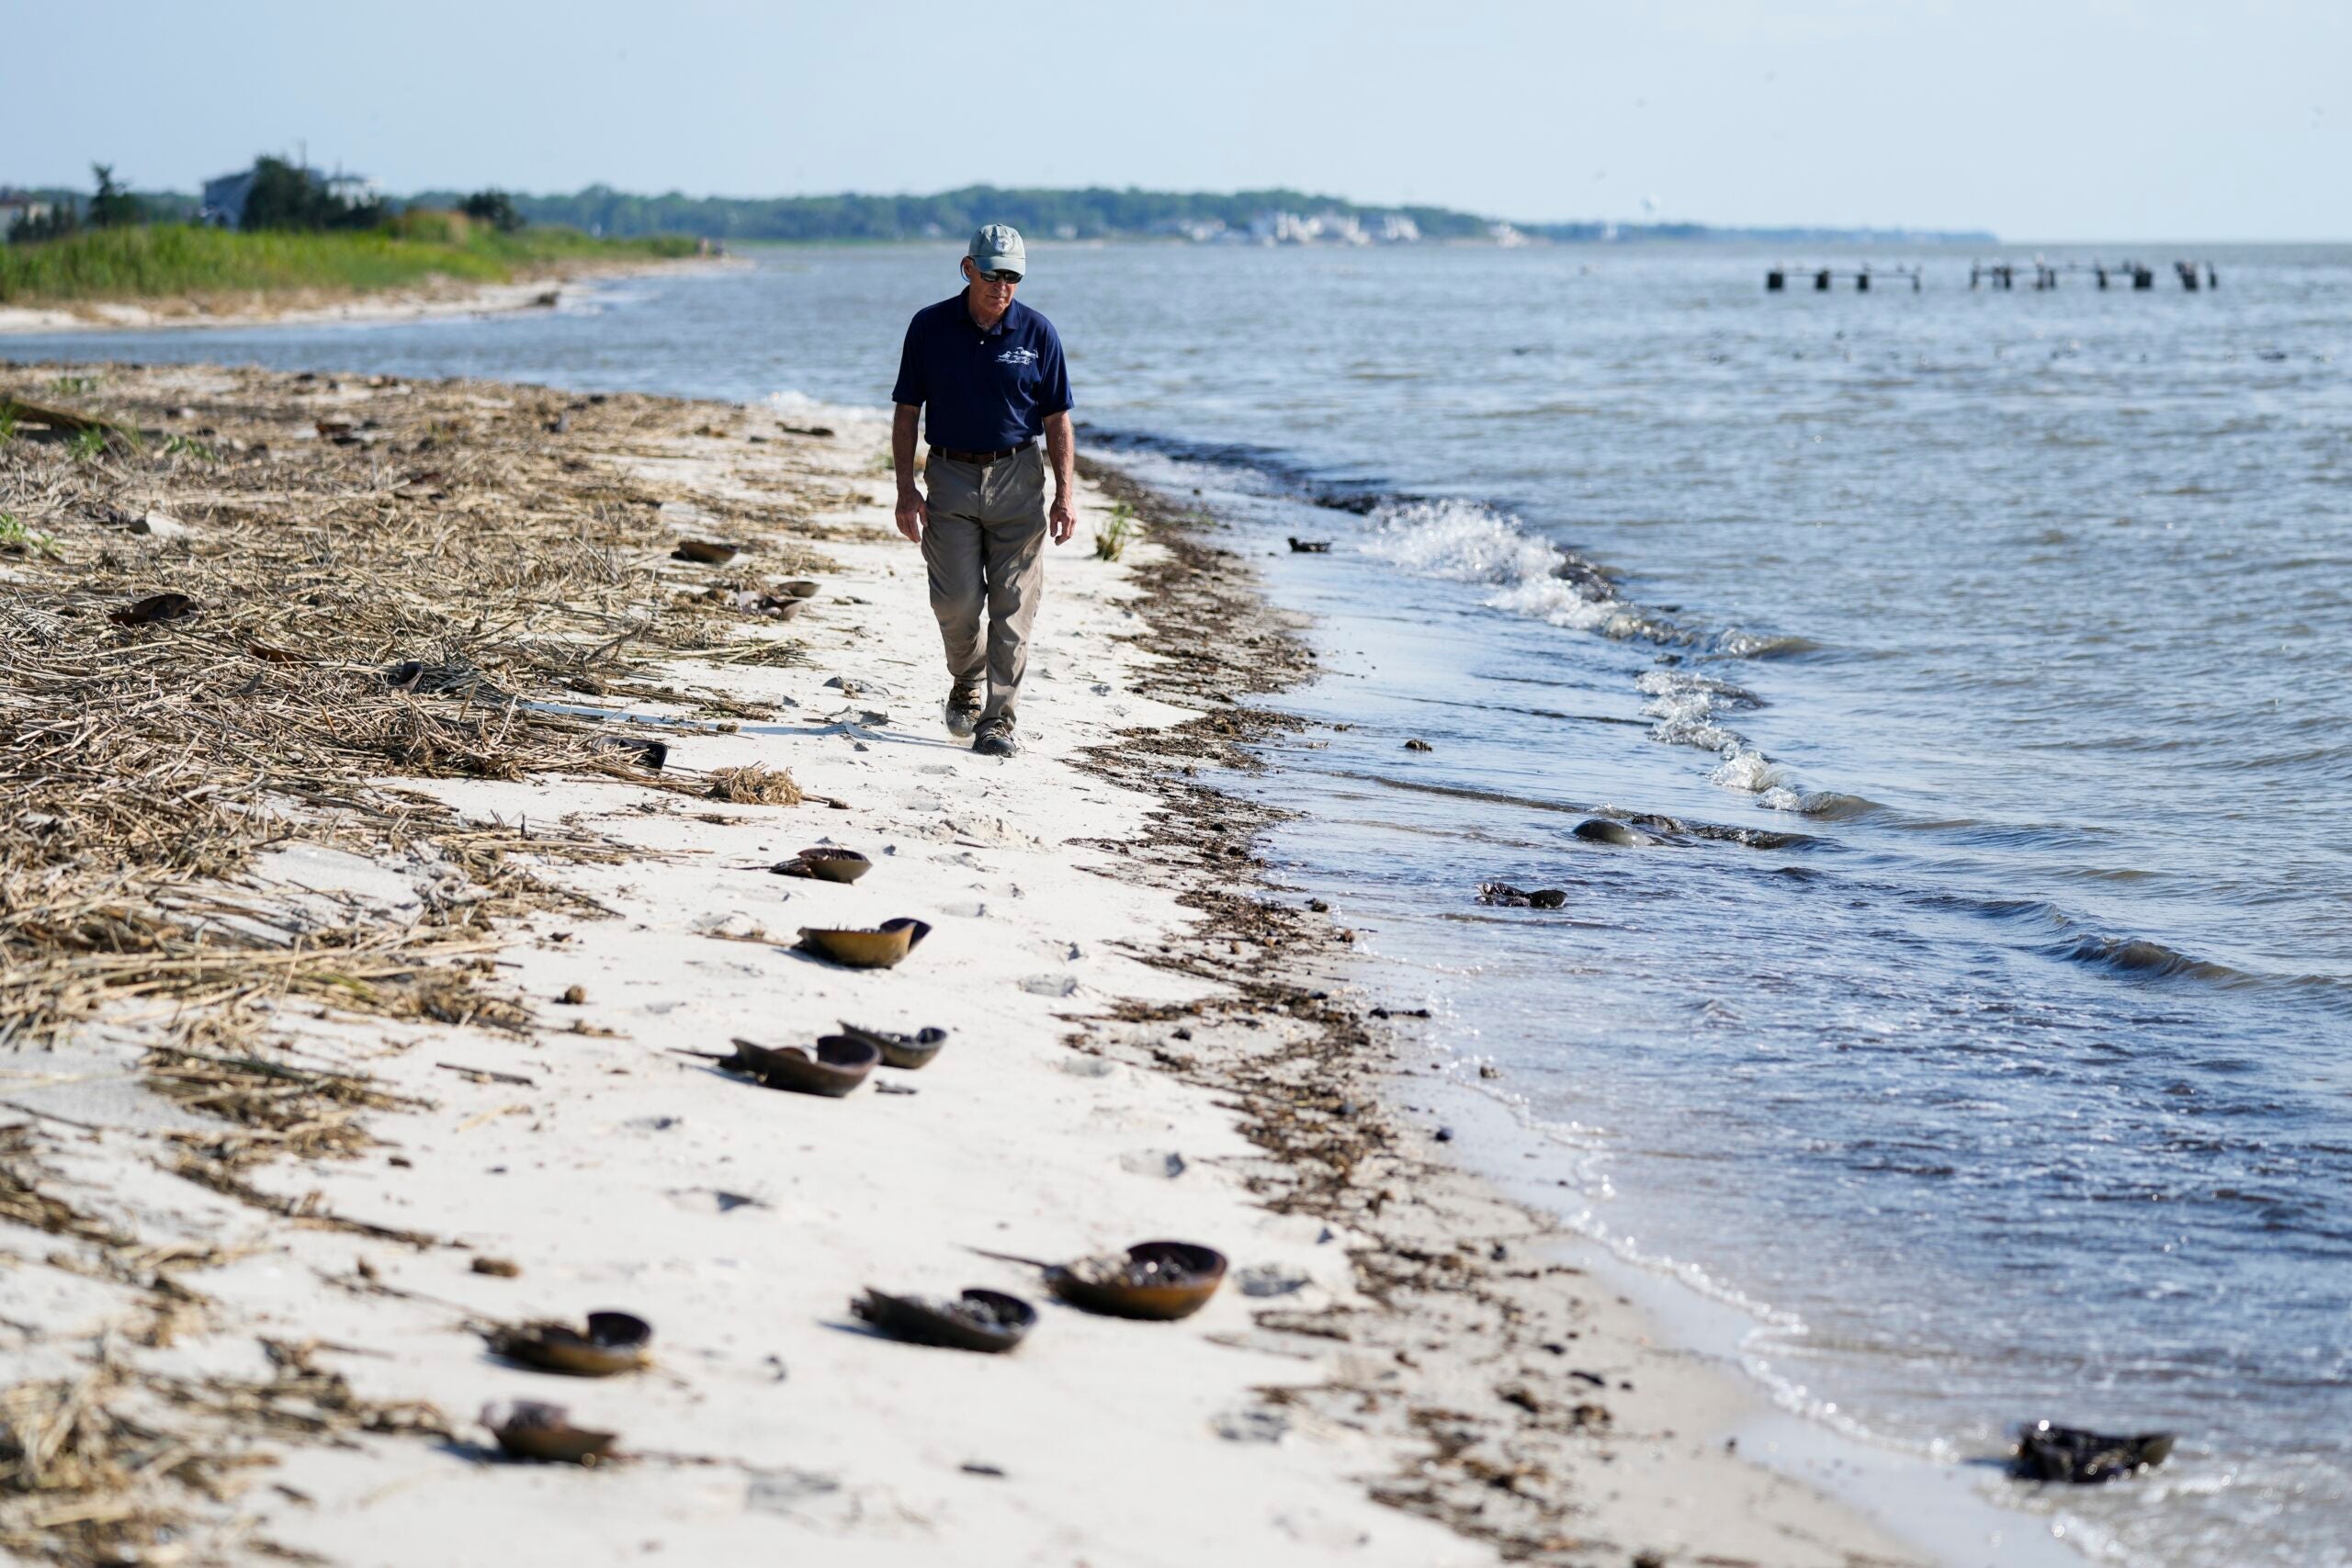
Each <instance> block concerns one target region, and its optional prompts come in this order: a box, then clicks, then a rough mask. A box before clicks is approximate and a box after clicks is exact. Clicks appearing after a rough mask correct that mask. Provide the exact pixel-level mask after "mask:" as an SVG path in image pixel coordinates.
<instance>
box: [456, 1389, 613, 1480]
mask: <svg viewBox="0 0 2352 1568" xmlns="http://www.w3.org/2000/svg"><path fill="white" fill-rule="evenodd" d="M481 1424H482V1425H483V1426H485V1427H489V1428H490V1430H491V1434H492V1436H493V1437H495V1438H497V1439H498V1446H499V1447H500V1448H502V1449H503V1450H506V1451H507V1452H508V1453H510V1454H513V1455H514V1456H515V1458H517V1459H536V1460H545V1461H549V1462H551V1463H556V1464H582V1465H593V1464H594V1463H595V1462H596V1461H598V1460H601V1459H604V1458H605V1457H606V1456H607V1455H609V1454H610V1453H611V1451H612V1447H613V1444H614V1443H616V1442H617V1441H618V1440H619V1438H620V1434H619V1433H617V1432H597V1431H592V1430H590V1429H589V1428H587V1427H575V1426H573V1425H572V1424H571V1411H569V1410H567V1409H565V1408H564V1407H563V1406H562V1405H560V1404H539V1403H538V1402H537V1401H536V1400H529V1399H518V1400H515V1401H514V1402H513V1403H512V1404H485V1405H483V1406H482V1410H481Z"/></svg>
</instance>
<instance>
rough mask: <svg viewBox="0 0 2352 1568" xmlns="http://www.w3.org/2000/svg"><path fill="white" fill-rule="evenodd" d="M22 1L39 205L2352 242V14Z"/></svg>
mask: <svg viewBox="0 0 2352 1568" xmlns="http://www.w3.org/2000/svg"><path fill="white" fill-rule="evenodd" d="M10 10H11V13H12V14H11V15H10V16H9V17H8V19H7V21H6V25H5V37H6V50H5V52H6V55H7V56H9V57H10V58H11V59H12V60H13V61H14V62H15V63H13V64H11V65H9V66H8V67H6V69H5V70H0V183H12V182H13V183H18V184H50V183H70V184H74V185H81V184H84V183H85V182H86V180H87V176H88V165H89V164H90V163H91V162H92V161H93V160H104V161H107V162H110V163H113V164H116V165H117V167H118V169H119V172H120V173H121V174H123V175H128V176H129V177H130V178H131V179H133V180H134V181H135V182H136V183H138V184H139V185H141V186H174V187H177V188H182V189H187V188H193V186H195V185H196V184H197V183H198V181H199V180H201V179H202V178H203V177H204V176H206V175H212V174H218V173H221V172H224V171H226V170H229V169H232V168H234V167H237V166H240V165H242V164H243V163H245V162H246V161H247V160H248V159H250V158H251V156H252V155H253V154H254V153H255V152H261V151H264V150H271V149H288V148H291V147H293V146H295V145H296V144H297V143H306V144H307V146H308V148H309V150H310V152H311V156H312V158H313V160H314V161H319V162H322V163H333V162H335V161H338V160H339V161H341V162H342V163H343V164H345V165H346V166H349V167H352V168H356V169H361V170H365V171H366V172H368V173H369V174H372V175H377V176H378V177H379V178H380V179H382V180H383V181H384V182H385V184H386V186H388V187H389V188H390V189H392V190H395V191H401V190H409V189H416V188H422V187H426V186H460V187H468V188H470V187H473V186H484V185H502V186H509V187H512V188H518V189H526V190H549V189H566V190H568V189H573V188H576V187H578V186H582V185H584V184H587V183H589V182H591V181H596V180H602V181H605V182H606V183H608V184H612V185H616V186H622V187H624V188H629V189H645V190H666V189H683V190H686V191H691V192H695V193H716V194H723V195H777V194H792V193H803V192H820V191H840V190H862V191H929V190H938V189H944V188H946V187H949V186H957V185H963V184H967V183H971V182H977V181H991V182H994V183H997V184H1004V185H1084V184H1105V185H1141V186H1172V187H1180V188H1187V189H1230V188H1234V187H1237V186H1261V185H1289V186H1301V187H1305V188H1307V189H1311V190H1317V191H1325V192H1329V193H1332V194H1335V195H1340V196H1345V197H1352V198H1354V199H1357V200H1363V201H1371V202H1382V201H1427V202H1432V203H1437V204H1441V205H1445V206H1453V207H1464V208H1469V209H1474V210H1477V211H1482V212H1490V213H1497V214H1501V215H1504V216H1508V217H1513V218H1522V219H1568V218H1585V217H1603V218H1616V219H1621V220H1623V219H1643V218H1664V219H1688V220H1699V221H1704V222H1715V223H1784V222H1786V223H1836V224H1907V225H1917V226H1950V227H1975V226H1983V227H1989V228H1993V229H1996V230H1997V231H2000V232H2001V233H2002V234H2003V235H2004V236H2005V237H2008V238H2026V239H2032V238H2042V239H2126V238H2130V239H2159V238H2162V239H2171V238H2179V239H2207V240H2219V239H2347V238H2352V4H2348V3H2347V0H2212V3H2210V4H2189V3H2187V0H2146V3H2143V4H2128V3H2125V0H2040V3H2034V0H1964V3H1963V0H1951V3H1928V0H1879V3H1876V4H1869V3H1862V0H1810V3H1798V4H1786V5H1772V4H1762V3H1757V4H1738V3H1735V0H1655V3H1641V0H1635V3H1632V4H1628V3H1626V0H1614V3H1611V4H1604V5H1588V4H1582V3H1565V0H1564V3H1559V4H1548V5H1547V4H1537V3H1532V0H1521V3H1509V4H1507V3H1501V0H1422V3H1420V4H1413V5H1404V4H1389V3H1386V0H1367V3H1364V4H1357V5H1342V4H1329V3H1306V0H1298V3H1285V0H1258V3H1255V4H1226V3H1224V0H1209V3H1204V4H1190V5H1188V4H1182V3H1181V0H1173V3H1162V4H1159V5H1156V6H1145V5H1140V4H1133V3H1125V4H1122V3H1117V0H1095V3H1091V4H1064V3H1061V0H1032V3H1026V4H1023V3H1018V0H1014V3H1006V4H998V5H981V4H956V5H946V4H934V3H931V0H907V3H901V4H891V3H888V0H867V3H863V4H861V3H857V0H836V3H832V4H827V5H822V6H810V5H793V4H769V5H753V4H744V3H734V4H730V3H724V0H662V3H661V4H657V5H650V6H649V5H646V4H644V3H643V0H631V3H622V0H571V3H570V4H567V5H563V6H554V5H543V4H536V3H522V0H488V3H484V0H475V3H473V4H469V5H456V4H448V3H446V0H401V4H399V5H396V6H334V5H325V6H322V5H319V4H317V3H316V0H310V3H308V4H279V3H275V0H271V3H239V0H215V3H214V4H210V5H207V6H187V5H183V4H146V3H125V0H112V3H109V0H85V3H84V4H81V5H75V6H58V5H51V6H34V5H24V6H11V7H10ZM34 62H40V63H34ZM28 67H29V68H28Z"/></svg>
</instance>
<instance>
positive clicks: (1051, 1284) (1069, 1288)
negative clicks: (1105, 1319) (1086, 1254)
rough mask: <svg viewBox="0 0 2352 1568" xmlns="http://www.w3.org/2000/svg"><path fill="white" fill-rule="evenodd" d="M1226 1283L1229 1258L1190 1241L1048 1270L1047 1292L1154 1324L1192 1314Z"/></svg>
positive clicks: (1148, 1244) (1148, 1245) (1142, 1245)
mask: <svg viewBox="0 0 2352 1568" xmlns="http://www.w3.org/2000/svg"><path fill="white" fill-rule="evenodd" d="M1224 1282H1225V1254H1223V1253H1222V1252H1219V1251H1217V1250H1216V1248H1215V1247H1202V1246H1200V1245H1198V1244H1197V1243H1194V1242H1189V1241H1140V1242H1137V1243H1136V1245H1135V1246H1133V1247H1129V1248H1127V1250H1126V1252H1125V1255H1124V1256H1112V1257H1107V1258H1080V1259H1079V1260H1078V1261H1077V1262H1075V1263H1065V1264H1060V1265H1057V1266H1056V1267H1054V1268H1051V1269H1046V1289H1047V1290H1049V1291H1051V1292H1054V1294H1056V1295H1057V1296H1059V1297H1060V1298H1061V1299H1062V1300H1064V1301H1066V1302H1068V1303H1069V1304H1070V1305H1072V1306H1075V1307H1083V1308H1085V1309H1086V1310H1087V1311H1088V1312H1099V1313H1103V1314H1108V1315H1109V1316H1112V1317H1137V1318H1147V1319H1150V1320H1152V1321H1155V1322H1172V1321H1174V1320H1175V1319H1177V1318H1180V1317H1190V1316H1192V1315H1193V1314H1194V1313H1196V1312H1198V1311H1200V1310H1201V1308H1203V1307H1204V1306H1206V1305H1207V1304H1208V1300H1209V1298H1210V1297H1211V1296H1213V1295H1215V1294H1216V1288H1217V1286H1219V1285H1220V1284H1223V1283H1224Z"/></svg>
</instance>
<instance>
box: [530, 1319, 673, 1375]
mask: <svg viewBox="0 0 2352 1568" xmlns="http://www.w3.org/2000/svg"><path fill="white" fill-rule="evenodd" d="M652 1342H653V1325H651V1324H650V1323H648V1322H646V1321H645V1319H643V1318H641V1317H638V1316H636V1315H634V1314H630V1313H626V1312H592V1313H590V1314H588V1322H587V1325H586V1326H585V1328H584V1329H582V1328H575V1327H573V1326H572V1325H571V1324H568V1323H526V1324H520V1325H514V1326H510V1327H504V1328H500V1329H497V1330H495V1331H493V1332H492V1334H491V1335H490V1348H491V1349H492V1350H493V1351H495V1352H496V1353H497V1354H499V1355H501V1356H503V1357H505V1358H506V1359H509V1360H511V1361H523V1362H526V1363H527V1364H529V1365H531V1366H534V1367H537V1368H539V1369H540V1370H541V1371H550V1372H569V1373H571V1375H572V1376H574V1377H583V1378H607V1377H611V1376H612V1375H613V1374H614V1373H616V1372H633V1371H637V1370H638V1369H639V1368H640V1367H643V1366H645V1365H647V1364H648V1363H649V1362H650V1360H651V1359H652V1358H651V1356H650V1352H649V1351H648V1349H647V1347H648V1346H650V1344H651V1343H652Z"/></svg>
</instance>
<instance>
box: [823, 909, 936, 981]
mask: <svg viewBox="0 0 2352 1568" xmlns="http://www.w3.org/2000/svg"><path fill="white" fill-rule="evenodd" d="M930 934H931V927H930V926H929V925H928V924H927V923H926V922H924V921H922V920H918V919H910V918H909V917H906V916H903V915H902V916H900V917H899V919H895V920H885V921H883V922H882V923H881V925H880V926H878V927H876V929H875V930H873V931H832V930H827V929H825V928H823V927H819V926H803V927H801V928H800V945H801V946H803V947H806V948H809V949H810V950H811V951H812V952H815V953H819V954H820V955H821V956H823V957H826V958H830V959H831V960H832V961H833V962H834V963H836V964H842V965H845V966H846V967H848V968H852V969H888V968H889V967H890V966H891V965H892V964H896V963H898V962H899V960H900V959H902V958H904V957H905V956H906V955H907V954H908V953H912V952H913V951H914V949H915V944H916V943H917V942H921V941H922V939H923V938H925V937H927V936H929V935H930Z"/></svg>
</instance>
